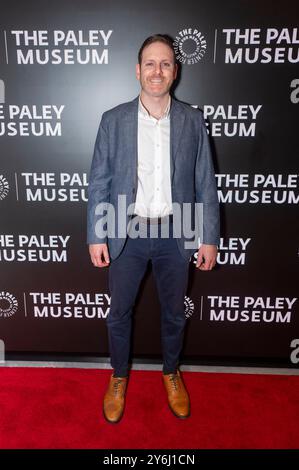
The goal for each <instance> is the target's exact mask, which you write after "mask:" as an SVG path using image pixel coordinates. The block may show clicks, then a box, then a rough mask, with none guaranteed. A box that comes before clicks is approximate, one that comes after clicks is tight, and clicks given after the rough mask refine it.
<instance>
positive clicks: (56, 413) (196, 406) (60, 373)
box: [0, 367, 299, 449]
mask: <svg viewBox="0 0 299 470" xmlns="http://www.w3.org/2000/svg"><path fill="white" fill-rule="evenodd" d="M109 376H110V371H108V370H95V369H60V368H27V367H26V368H9V367H7V368H0V379H1V387H0V406H1V414H0V416H1V417H0V447H1V448H11V449H12V448H21V449H25V448H28V449H33V448H48V449H61V448H66V449H68V448H69V449H70V448H71V449H76V448H82V449H84V448H86V449H87V448H98V449H100V448H108V449H109V448H111V449H116V448H118V449H126V448H128V449H130V448H133V449H136V448H140V449H142V448H144V449H146V448H148V449H152V448H156V449H162V448H164V449H175V448H178V449H184V448H185V449H194V448H200V449H209V448H216V449H225V448H243V449H248V448H252V449H258V448H265V449H267V448H268V449H269V448H272V449H275V448H284V449H288V448H298V447H299V376H274V375H263V376H262V375H244V374H216V373H196V372H188V373H187V372H185V373H184V374H183V376H184V379H185V383H186V385H187V387H188V390H189V393H190V396H191V400H192V401H191V405H192V408H191V410H192V415H191V417H190V418H189V419H187V420H179V419H177V418H175V417H174V416H173V415H172V413H171V412H170V411H169V409H168V405H167V401H166V395H165V392H164V388H163V384H162V378H161V373H160V372H141V371H133V372H132V373H131V377H130V381H129V385H128V394H127V406H126V411H125V415H124V417H123V419H122V421H121V422H120V423H119V424H117V425H112V424H109V423H106V421H105V420H104V418H103V416H102V397H103V394H104V392H105V389H106V385H107V383H108V378H109Z"/></svg>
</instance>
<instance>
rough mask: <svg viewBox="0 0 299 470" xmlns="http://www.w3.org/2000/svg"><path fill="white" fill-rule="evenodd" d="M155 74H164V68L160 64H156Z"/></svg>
mask: <svg viewBox="0 0 299 470" xmlns="http://www.w3.org/2000/svg"><path fill="white" fill-rule="evenodd" d="M155 73H158V74H159V75H160V73H162V67H161V65H160V64H156V67H155Z"/></svg>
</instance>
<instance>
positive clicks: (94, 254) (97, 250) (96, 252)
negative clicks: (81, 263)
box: [89, 243, 110, 268]
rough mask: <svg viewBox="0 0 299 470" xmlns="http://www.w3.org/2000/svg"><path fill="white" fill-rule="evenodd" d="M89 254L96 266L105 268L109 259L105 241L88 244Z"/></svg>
mask: <svg viewBox="0 0 299 470" xmlns="http://www.w3.org/2000/svg"><path fill="white" fill-rule="evenodd" d="M89 254H90V258H91V262H92V264H93V265H94V266H95V267H96V268H105V267H106V266H109V264H110V259H109V253H108V246H107V243H95V244H92V245H89Z"/></svg>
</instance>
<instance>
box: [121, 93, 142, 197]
mask: <svg viewBox="0 0 299 470" xmlns="http://www.w3.org/2000/svg"><path fill="white" fill-rule="evenodd" d="M138 100H139V96H137V97H136V98H135V99H134V100H133V101H131V102H130V103H129V104H128V106H127V109H126V113H125V116H124V122H123V124H124V126H125V135H126V137H127V145H128V148H129V149H130V151H129V155H128V156H130V155H132V157H133V159H132V160H130V164H131V165H132V169H133V171H134V179H135V188H137V179H138V175H137V165H138Z"/></svg>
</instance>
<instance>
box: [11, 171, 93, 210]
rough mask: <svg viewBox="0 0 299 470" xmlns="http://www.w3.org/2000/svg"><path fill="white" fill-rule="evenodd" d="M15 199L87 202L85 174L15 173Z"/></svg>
mask: <svg viewBox="0 0 299 470" xmlns="http://www.w3.org/2000/svg"><path fill="white" fill-rule="evenodd" d="M15 178H16V181H17V182H18V195H17V199H18V200H22V199H24V200H25V201H27V202H33V203H34V202H87V200H88V197H87V187H88V181H87V173H65V172H63V173H53V172H51V173H50V172H49V173H37V172H35V173H29V172H22V173H19V174H17V173H15Z"/></svg>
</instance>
